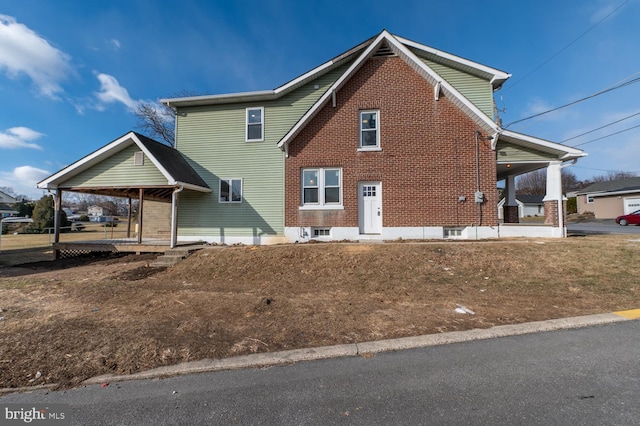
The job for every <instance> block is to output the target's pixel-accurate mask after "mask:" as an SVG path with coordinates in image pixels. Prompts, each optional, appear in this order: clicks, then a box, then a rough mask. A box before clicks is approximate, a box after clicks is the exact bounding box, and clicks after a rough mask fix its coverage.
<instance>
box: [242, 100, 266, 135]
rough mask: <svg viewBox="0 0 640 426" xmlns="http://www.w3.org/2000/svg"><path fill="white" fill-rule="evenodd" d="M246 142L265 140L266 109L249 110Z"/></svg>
mask: <svg viewBox="0 0 640 426" xmlns="http://www.w3.org/2000/svg"><path fill="white" fill-rule="evenodd" d="M246 128H247V133H246V141H247V142H259V141H263V140H264V107H257V108H247V121H246Z"/></svg>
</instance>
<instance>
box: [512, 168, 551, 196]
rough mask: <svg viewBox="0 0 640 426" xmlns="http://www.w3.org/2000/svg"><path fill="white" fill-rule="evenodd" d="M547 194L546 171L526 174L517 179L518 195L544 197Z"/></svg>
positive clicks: (541, 170) (540, 170)
mask: <svg viewBox="0 0 640 426" xmlns="http://www.w3.org/2000/svg"><path fill="white" fill-rule="evenodd" d="M546 192H547V172H546V170H545V169H539V170H534V171H533V172H529V173H525V174H523V175H520V176H518V178H517V179H516V194H528V195H544V194H546Z"/></svg>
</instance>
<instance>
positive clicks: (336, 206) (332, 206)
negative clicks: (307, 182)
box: [300, 167, 344, 210]
mask: <svg viewBox="0 0 640 426" xmlns="http://www.w3.org/2000/svg"><path fill="white" fill-rule="evenodd" d="M330 170H337V171H338V172H339V176H338V188H339V198H340V200H339V201H338V202H337V203H328V202H325V189H326V188H327V186H325V172H326V171H330ZM306 171H316V172H317V174H318V182H316V186H314V187H317V188H318V202H317V203H305V202H304V188H305V186H304V172H306ZM329 188H335V185H331V186H329ZM342 203H343V198H342V168H341V167H305V168H303V169H301V170H300V209H301V210H343V209H344V207H343V205H342Z"/></svg>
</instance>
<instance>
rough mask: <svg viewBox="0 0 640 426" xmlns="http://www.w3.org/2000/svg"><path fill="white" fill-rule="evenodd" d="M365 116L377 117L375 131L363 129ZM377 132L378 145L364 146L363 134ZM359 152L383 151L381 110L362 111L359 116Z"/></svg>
mask: <svg viewBox="0 0 640 426" xmlns="http://www.w3.org/2000/svg"><path fill="white" fill-rule="evenodd" d="M364 114H375V115H376V127H375V130H374V129H363V128H362V116H363V115H364ZM373 131H375V132H376V144H375V145H371V146H363V145H362V133H363V132H373ZM358 137H359V142H358V151H382V148H381V147H380V110H379V109H369V110H362V111H360V112H359V114H358Z"/></svg>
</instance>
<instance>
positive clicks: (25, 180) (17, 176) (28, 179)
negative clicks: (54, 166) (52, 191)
mask: <svg viewBox="0 0 640 426" xmlns="http://www.w3.org/2000/svg"><path fill="white" fill-rule="evenodd" d="M50 174H51V173H50V172H48V171H46V170H42V169H38V168H36V167H31V166H20V167H16V168H15V169H13V170H12V171H10V172H0V186H7V187H9V188H11V189H13V191H14V192H15V193H17V194H24V195H27V196H29V197H32V198H34V199H39V198H40V197H42V195H43V191H42V190H41V189H37V188H36V184H37V183H38V182H40V181H41V180H43V179H44V178H46V177H47V176H49V175H50Z"/></svg>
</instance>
